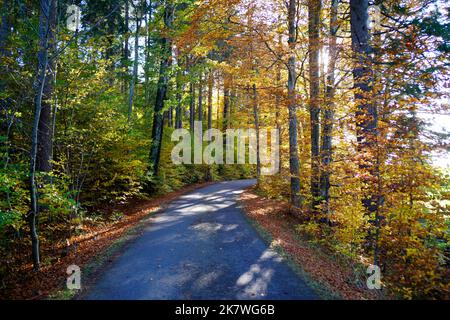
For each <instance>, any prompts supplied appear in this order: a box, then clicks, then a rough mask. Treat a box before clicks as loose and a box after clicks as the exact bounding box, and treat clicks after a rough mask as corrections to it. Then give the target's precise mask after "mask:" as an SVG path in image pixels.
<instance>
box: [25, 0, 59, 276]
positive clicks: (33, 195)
mask: <svg viewBox="0 0 450 320" xmlns="http://www.w3.org/2000/svg"><path fill="white" fill-rule="evenodd" d="M56 5H57V2H56V0H41V1H40V21H39V52H38V68H37V76H36V80H35V83H34V88H35V103H34V107H35V109H34V120H33V129H32V133H31V153H30V199H31V211H30V214H29V226H30V234H31V253H32V258H33V265H34V269H35V270H39V267H40V255H39V237H38V233H37V217H38V215H39V204H38V191H37V185H36V160H37V157H38V144H39V134H38V132H39V122H40V118H41V111H42V101H43V96H44V90H45V85H46V77H47V69H48V62H49V58H48V55H49V52H48V51H49V35H50V33H51V31H50V30H51V29H53V28H54V26H53V25H52V24H51V23H52V18H51V16H52V12H53V11H55V10H56Z"/></svg>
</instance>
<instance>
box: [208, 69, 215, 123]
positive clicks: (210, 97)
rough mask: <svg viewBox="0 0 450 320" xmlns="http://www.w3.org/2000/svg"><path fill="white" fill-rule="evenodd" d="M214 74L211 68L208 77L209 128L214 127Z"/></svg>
mask: <svg viewBox="0 0 450 320" xmlns="http://www.w3.org/2000/svg"><path fill="white" fill-rule="evenodd" d="M213 90H214V74H213V71H212V70H211V71H210V72H209V78H208V130H210V129H212V112H213Z"/></svg>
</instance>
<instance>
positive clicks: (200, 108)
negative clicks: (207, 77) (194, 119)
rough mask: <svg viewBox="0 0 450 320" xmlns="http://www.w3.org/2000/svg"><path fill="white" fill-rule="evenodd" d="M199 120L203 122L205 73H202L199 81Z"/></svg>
mask: <svg viewBox="0 0 450 320" xmlns="http://www.w3.org/2000/svg"><path fill="white" fill-rule="evenodd" d="M198 121H200V122H203V75H202V74H201V73H200V79H199V83H198Z"/></svg>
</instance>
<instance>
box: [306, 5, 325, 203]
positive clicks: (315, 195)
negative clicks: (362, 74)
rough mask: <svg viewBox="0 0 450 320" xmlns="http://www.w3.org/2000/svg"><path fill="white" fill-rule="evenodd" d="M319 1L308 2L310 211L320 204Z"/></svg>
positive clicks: (320, 7)
mask: <svg viewBox="0 0 450 320" xmlns="http://www.w3.org/2000/svg"><path fill="white" fill-rule="evenodd" d="M321 9H322V1H321V0H309V1H308V16H309V17H308V18H309V24H308V25H309V28H308V29H309V30H308V33H309V94H310V96H309V114H310V122H311V196H312V209H313V211H314V212H316V211H317V208H316V206H317V205H318V204H319V203H320V200H319V197H320V187H319V183H320V119H319V115H320V105H319V94H320V76H319V54H320V47H321V45H320V39H319V37H320V12H321Z"/></svg>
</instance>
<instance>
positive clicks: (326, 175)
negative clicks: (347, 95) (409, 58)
mask: <svg viewBox="0 0 450 320" xmlns="http://www.w3.org/2000/svg"><path fill="white" fill-rule="evenodd" d="M338 6H339V0H332V1H331V7H330V38H329V49H328V53H329V62H328V70H327V86H326V106H325V108H324V110H322V147H321V152H320V154H321V157H322V159H321V162H322V171H321V172H320V195H321V198H322V199H323V200H324V202H325V205H324V210H323V212H324V213H325V214H329V211H330V174H331V172H330V164H331V161H332V148H333V122H334V109H335V103H334V96H335V91H336V89H335V81H336V79H335V69H336V61H337V56H338V51H337V46H336V44H337V42H336V40H337V37H336V35H337V30H338Z"/></svg>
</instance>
